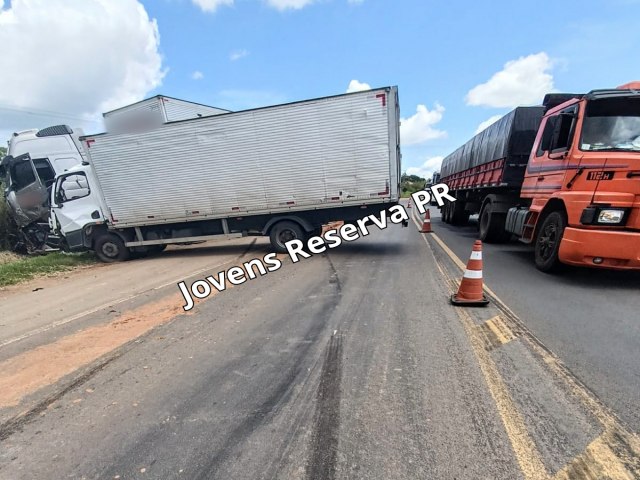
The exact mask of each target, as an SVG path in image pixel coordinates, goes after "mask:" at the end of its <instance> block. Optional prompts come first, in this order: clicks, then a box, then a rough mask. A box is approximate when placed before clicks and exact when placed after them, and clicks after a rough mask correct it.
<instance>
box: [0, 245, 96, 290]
mask: <svg viewBox="0 0 640 480" xmlns="http://www.w3.org/2000/svg"><path fill="white" fill-rule="evenodd" d="M92 263H96V259H95V257H94V256H93V255H92V254H89V253H74V254H65V253H58V252H56V253H49V254H47V255H40V256H37V257H25V256H20V255H14V254H10V253H6V252H0V287H6V286H7V285H15V284H16V283H20V282H24V281H27V280H31V279H32V278H35V277H39V276H46V275H52V274H54V273H58V272H65V271H69V270H73V269H74V268H76V267H79V266H82V265H90V264H92Z"/></svg>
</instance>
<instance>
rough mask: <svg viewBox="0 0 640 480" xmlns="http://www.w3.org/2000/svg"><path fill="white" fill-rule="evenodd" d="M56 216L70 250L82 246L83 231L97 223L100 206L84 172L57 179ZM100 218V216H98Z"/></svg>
mask: <svg viewBox="0 0 640 480" xmlns="http://www.w3.org/2000/svg"><path fill="white" fill-rule="evenodd" d="M54 201H55V204H54V216H55V220H57V222H58V225H57V227H58V229H59V230H60V232H61V233H62V234H63V235H64V237H65V238H66V239H67V243H68V244H69V247H70V248H72V249H73V248H74V247H76V246H82V242H83V240H82V229H83V228H84V227H85V226H86V225H87V224H90V223H95V222H96V219H95V218H94V217H96V214H95V212H96V210H98V206H97V205H96V202H95V196H94V195H91V187H90V185H89V182H88V180H87V176H86V174H85V173H84V172H71V173H67V174H65V175H60V176H58V178H57V179H56V184H55V190H54ZM98 216H99V215H98Z"/></svg>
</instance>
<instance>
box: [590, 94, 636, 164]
mask: <svg viewBox="0 0 640 480" xmlns="http://www.w3.org/2000/svg"><path fill="white" fill-rule="evenodd" d="M580 149H581V150H588V151H602V150H609V151H632V152H638V151H640V98H629V97H626V98H610V99H605V100H594V101H591V102H589V103H588V104H587V109H586V115H585V119H584V123H583V126H582V140H581V142H580Z"/></svg>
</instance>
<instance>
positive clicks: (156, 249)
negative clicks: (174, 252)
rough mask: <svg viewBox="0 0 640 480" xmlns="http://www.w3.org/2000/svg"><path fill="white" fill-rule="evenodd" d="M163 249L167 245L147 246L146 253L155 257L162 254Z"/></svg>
mask: <svg viewBox="0 0 640 480" xmlns="http://www.w3.org/2000/svg"><path fill="white" fill-rule="evenodd" d="M165 248H167V245H166V244H164V243H163V244H160V245H149V247H147V251H148V252H149V255H157V254H158V253H161V252H164V250H165Z"/></svg>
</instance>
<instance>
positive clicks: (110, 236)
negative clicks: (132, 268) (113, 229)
mask: <svg viewBox="0 0 640 480" xmlns="http://www.w3.org/2000/svg"><path fill="white" fill-rule="evenodd" d="M93 250H94V251H95V252H96V255H97V256H98V258H99V259H100V260H102V261H103V262H105V263H114V262H124V261H125V260H128V259H129V256H130V252H129V249H128V248H127V247H125V245H124V242H123V241H122V239H121V238H120V237H119V236H118V235H116V234H114V233H105V234H102V235H100V236H99V237H98V238H97V239H96V241H95V243H94V244H93Z"/></svg>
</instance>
